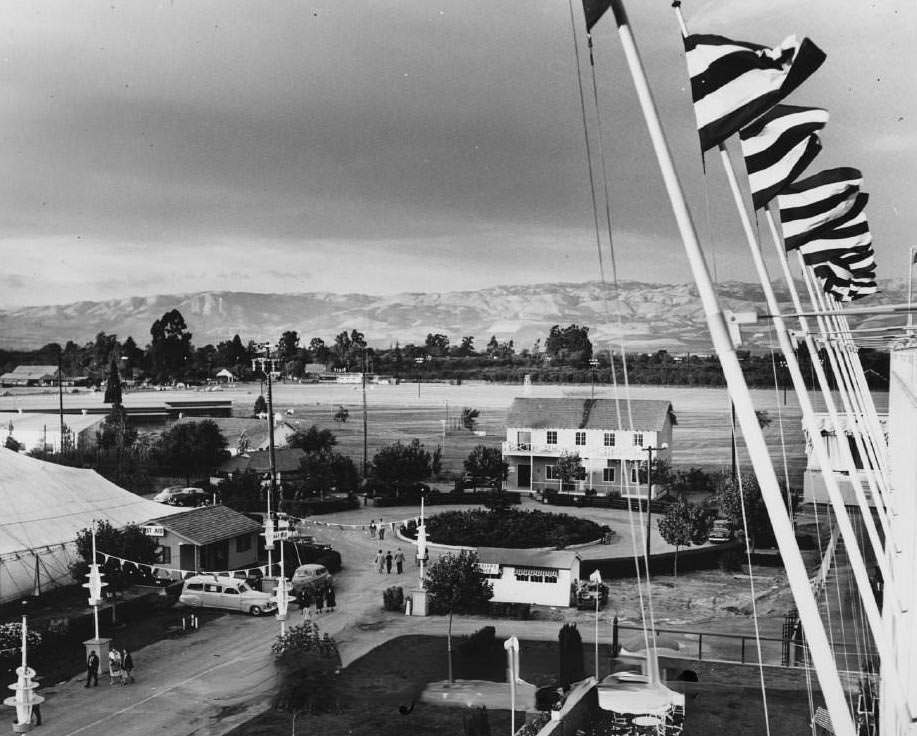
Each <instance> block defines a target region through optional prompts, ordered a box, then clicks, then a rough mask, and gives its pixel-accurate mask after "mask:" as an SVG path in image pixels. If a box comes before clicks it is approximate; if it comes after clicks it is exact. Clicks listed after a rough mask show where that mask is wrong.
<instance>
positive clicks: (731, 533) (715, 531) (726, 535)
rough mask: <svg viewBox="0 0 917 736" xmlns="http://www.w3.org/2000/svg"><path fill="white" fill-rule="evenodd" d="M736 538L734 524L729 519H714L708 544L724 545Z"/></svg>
mask: <svg viewBox="0 0 917 736" xmlns="http://www.w3.org/2000/svg"><path fill="white" fill-rule="evenodd" d="M734 538H735V529H733V527H732V522H731V521H729V519H714V521H713V526H712V527H711V529H710V534H709V535H708V536H707V541H708V542H712V543H713V544H723V542H729V541H731V540H732V539H734Z"/></svg>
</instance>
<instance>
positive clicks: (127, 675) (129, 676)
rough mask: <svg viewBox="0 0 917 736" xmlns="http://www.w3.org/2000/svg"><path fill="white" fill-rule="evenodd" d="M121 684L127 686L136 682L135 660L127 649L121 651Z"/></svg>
mask: <svg viewBox="0 0 917 736" xmlns="http://www.w3.org/2000/svg"><path fill="white" fill-rule="evenodd" d="M121 672H122V673H123V674H122V675H121V684H122V685H127V684H128V683H129V682H133V681H134V658H133V657H132V656H131V653H130V652H129V651H127V649H123V650H122V651H121Z"/></svg>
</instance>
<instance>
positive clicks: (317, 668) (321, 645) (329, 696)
mask: <svg viewBox="0 0 917 736" xmlns="http://www.w3.org/2000/svg"><path fill="white" fill-rule="evenodd" d="M271 651H273V652H274V653H275V654H276V655H278V664H279V665H280V670H281V678H280V687H279V688H278V690H277V694H276V695H275V696H274V707H275V708H277V709H279V710H288V711H294V712H299V711H302V710H306V711H308V712H310V713H326V712H329V711H334V710H336V709H338V708H339V703H338V697H337V673H338V671H339V667H340V661H341V660H340V657H339V655H338V648H337V644H336V643H335V641H334V639H332V638H331V637H330V636H328V634H321V633H320V632H319V629H318V626H316V625H315V624H314V623H312V622H306V623H302V624H300V625H299V626H293V627H291V628H290V629H288V630H287V633H286V634H285V635H283V636H278V637H277V638H276V640H275V641H274V643H273V644H272V645H271Z"/></svg>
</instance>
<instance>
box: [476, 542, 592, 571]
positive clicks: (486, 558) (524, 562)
mask: <svg viewBox="0 0 917 736" xmlns="http://www.w3.org/2000/svg"><path fill="white" fill-rule="evenodd" d="M578 557H579V555H578V554H576V552H570V551H569V550H562V549H555V550H545V551H541V550H534V549H507V548H503V547H478V562H492V563H497V564H500V565H512V566H513V567H517V566H518V567H556V568H557V569H563V570H569V569H570V568H572V567H573V561H574V560H576V559H577V558H578Z"/></svg>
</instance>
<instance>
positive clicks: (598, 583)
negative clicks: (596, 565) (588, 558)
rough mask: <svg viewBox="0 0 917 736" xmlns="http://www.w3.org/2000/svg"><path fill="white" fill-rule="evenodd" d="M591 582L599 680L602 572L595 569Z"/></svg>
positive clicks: (597, 677) (596, 663)
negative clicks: (593, 596) (592, 584)
mask: <svg viewBox="0 0 917 736" xmlns="http://www.w3.org/2000/svg"><path fill="white" fill-rule="evenodd" d="M589 582H590V583H594V584H595V681H596V682H598V681H599V599H600V598H601V597H602V573H600V572H599V571H598V569H595V570H593V571H592V574H590V575H589Z"/></svg>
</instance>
